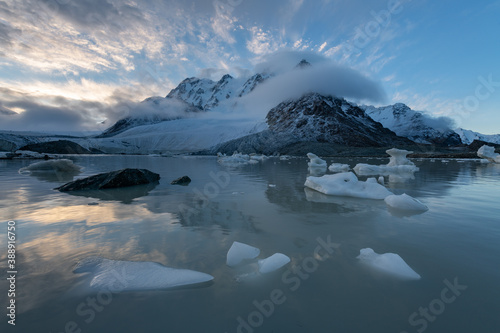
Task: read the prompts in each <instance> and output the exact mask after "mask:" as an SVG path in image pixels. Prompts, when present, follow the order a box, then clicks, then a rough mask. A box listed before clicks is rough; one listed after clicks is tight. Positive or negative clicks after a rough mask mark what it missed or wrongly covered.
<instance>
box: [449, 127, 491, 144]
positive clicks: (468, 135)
mask: <svg viewBox="0 0 500 333" xmlns="http://www.w3.org/2000/svg"><path fill="white" fill-rule="evenodd" d="M455 132H456V133H457V134H458V135H460V139H462V142H463V143H465V144H467V145H469V144H471V143H472V142H473V141H474V140H479V141H484V142H491V143H495V144H500V134H481V133H478V132H474V131H470V130H466V129H463V128H457V129H455Z"/></svg>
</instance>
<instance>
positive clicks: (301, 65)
mask: <svg viewBox="0 0 500 333" xmlns="http://www.w3.org/2000/svg"><path fill="white" fill-rule="evenodd" d="M309 66H311V63H310V62H308V61H307V60H306V59H302V60H301V61H300V62H299V63H298V64H297V66H295V68H305V67H309Z"/></svg>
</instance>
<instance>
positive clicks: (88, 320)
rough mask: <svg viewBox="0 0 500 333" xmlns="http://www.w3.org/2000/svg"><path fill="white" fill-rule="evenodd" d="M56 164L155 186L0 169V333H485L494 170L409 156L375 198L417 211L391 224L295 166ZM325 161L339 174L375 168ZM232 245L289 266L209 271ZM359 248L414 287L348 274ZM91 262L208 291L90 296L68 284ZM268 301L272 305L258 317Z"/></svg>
mask: <svg viewBox="0 0 500 333" xmlns="http://www.w3.org/2000/svg"><path fill="white" fill-rule="evenodd" d="M70 158H71V159H73V160H74V161H75V163H77V164H79V165H81V166H83V167H84V168H85V169H84V172H83V173H82V174H81V176H89V175H92V174H95V173H99V172H106V171H111V170H116V169H119V168H123V167H133V168H147V169H149V170H151V171H153V172H157V173H159V174H160V175H161V177H162V179H161V181H160V184H159V185H157V186H156V187H151V186H150V187H139V188H135V189H133V190H130V189H129V190H125V191H124V190H118V191H112V192H107V193H103V194H101V195H100V196H99V197H86V196H75V195H70V194H67V193H60V192H58V191H54V190H53V188H54V187H56V186H58V185H59V184H63V183H65V182H67V181H69V180H71V179H72V176H71V175H70V176H66V177H62V176H61V175H51V176H50V175H45V176H27V175H19V174H18V172H17V170H18V169H19V168H21V167H23V166H27V165H29V164H30V161H0V185H1V192H0V221H1V222H0V230H1V233H2V235H4V236H2V237H1V238H0V250H1V252H0V259H1V261H0V269H1V271H2V275H1V276H2V277H5V275H6V274H5V272H6V270H7V267H6V255H7V242H6V234H7V220H14V221H16V227H17V237H18V240H17V269H18V275H17V286H16V304H17V317H16V324H17V325H16V326H15V328H14V327H12V326H10V325H7V319H8V318H6V316H5V314H6V312H7V311H6V305H7V290H8V285H7V283H6V279H5V278H2V280H1V281H0V295H1V296H0V300H1V305H2V306H1V307H2V309H4V310H2V311H3V312H4V313H3V314H2V317H3V318H4V319H2V323H1V325H2V326H1V327H2V332H53V333H56V332H57V333H59V332H246V333H247V332H371V333H373V332H384V333H390V332H394V333H400V332H408V333H411V332H424V331H425V332H498V331H499V328H500V287H499V281H500V265H499V264H500V259H499V258H500V242H499V240H500V205H499V204H498V203H499V201H500V177H499V176H500V165H491V164H482V163H480V162H479V161H454V160H451V161H448V162H446V161H444V162H443V161H440V160H436V161H434V162H433V161H429V160H425V161H421V160H416V161H415V163H416V164H417V165H418V166H419V167H420V169H421V171H420V172H418V173H416V175H415V176H416V177H415V179H414V180H411V181H408V182H407V183H403V184H401V183H399V184H388V187H389V188H390V189H391V191H393V192H395V193H397V194H400V193H403V192H406V193H407V194H410V195H412V196H414V197H416V198H418V199H420V200H421V201H422V202H424V203H425V204H426V205H427V206H428V207H429V211H427V212H425V213H423V214H420V215H413V216H401V215H400V214H396V213H394V212H391V211H389V210H388V209H387V207H386V205H385V203H384V202H383V201H374V200H362V199H353V198H341V197H326V196H324V195H321V194H319V193H315V192H311V191H305V190H304V186H303V184H304V181H305V178H306V176H307V165H306V164H307V163H306V160H305V159H292V160H289V161H280V160H278V159H270V160H267V161H265V162H263V163H261V164H257V165H249V166H243V167H239V168H228V167H224V166H221V165H219V164H218V163H217V162H216V159H215V158H212V157H203V158H194V157H185V158H184V157H179V158H163V157H144V156H90V157H88V156H78V157H70ZM327 160H328V162H329V163H331V162H333V161H334V160H333V159H327ZM335 162H340V163H348V164H350V165H351V167H352V166H354V165H355V164H356V163H358V162H363V163H373V164H383V163H386V162H387V159H378V160H375V159H340V158H339V159H335ZM182 175H189V176H190V177H191V178H192V180H193V181H192V182H191V184H190V185H189V186H187V187H183V186H173V185H170V181H171V180H173V179H175V178H177V177H180V176H182ZM270 184H271V185H276V186H275V187H272V186H269V185H270ZM89 203H91V204H93V205H89ZM95 203H98V204H97V205H95ZM318 238H321V239H322V240H323V241H325V242H327V241H328V239H330V241H331V242H333V243H335V249H334V252H333V253H332V254H331V255H330V256H329V258H328V259H327V260H325V261H322V262H321V261H318V260H316V259H315V257H314V253H315V249H316V248H317V246H318V244H319V243H318ZM233 241H240V242H244V243H247V244H250V245H253V246H256V247H258V248H260V249H261V257H267V256H269V255H271V254H273V253H275V252H282V253H284V254H286V255H288V256H289V257H290V258H291V259H292V262H291V263H290V264H288V265H287V266H286V267H285V268H282V269H281V270H280V271H278V272H275V273H271V274H268V275H263V276H255V277H251V276H249V277H245V276H244V275H243V274H245V273H247V272H246V271H243V269H232V268H229V267H227V266H226V265H225V259H226V253H227V250H228V249H229V247H230V246H231V244H232V242H233ZM367 247H370V248H373V249H374V250H375V252H377V253H386V252H393V253H397V254H399V255H400V256H401V257H402V258H403V259H404V260H405V261H406V262H407V263H408V264H409V265H410V266H411V267H412V268H413V269H414V270H415V271H416V272H417V273H419V274H420V275H421V276H422V279H421V280H418V281H403V280H398V279H395V278H392V277H390V276H387V275H381V274H376V273H375V272H373V271H371V270H369V269H367V268H366V267H364V266H361V265H360V264H359V263H358V262H357V260H356V256H357V255H358V254H359V250H360V249H362V248H367ZM91 255H96V256H102V257H105V258H109V259H117V260H131V261H155V262H159V263H161V264H163V265H166V266H171V267H178V268H187V269H193V270H198V271H202V272H205V273H209V274H211V275H213V276H214V278H215V279H214V283H213V284H211V285H208V286H203V287H198V288H186V289H179V290H158V291H147V292H121V293H115V294H113V295H112V299H109V298H106V299H104V298H102V297H103V296H102V295H98V290H93V289H91V288H90V287H89V277H88V276H87V275H85V274H74V273H73V272H72V270H73V268H74V265H75V264H76V263H77V262H78V260H80V259H82V258H85V257H87V256H91ZM242 275H243V276H242ZM445 280H446V281H447V282H445ZM449 284H451V285H453V284H458V285H459V286H458V289H456V290H455V291H454V292H453V291H452V290H450V288H449ZM465 286H466V289H465ZM276 295H279V297H277V296H276ZM97 296H101V298H100V300H101V301H102V302H101V303H99V301H97V303H96V304H95V307H94V308H93V307H92V305H90V304H91V303H89V300H90V302H91V301H92V299H97V298H96V297H97ZM272 299H274V300H275V301H277V303H279V304H274V305H273V306H272V307H273V308H271V307H270V306H269V304H270V302H271V301H270V300H272ZM256 304H257V305H256ZM259 308H260V310H259ZM77 309H80V311H77ZM82 311H84V314H83V315H82ZM259 311H260V312H259ZM242 322H244V324H242Z"/></svg>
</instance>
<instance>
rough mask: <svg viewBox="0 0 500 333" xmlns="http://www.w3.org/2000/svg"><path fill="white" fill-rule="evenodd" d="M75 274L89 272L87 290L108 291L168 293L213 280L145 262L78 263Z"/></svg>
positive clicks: (88, 260)
mask: <svg viewBox="0 0 500 333" xmlns="http://www.w3.org/2000/svg"><path fill="white" fill-rule="evenodd" d="M73 272H74V273H82V272H91V274H92V280H91V282H90V286H91V287H93V288H96V289H108V290H110V291H116V290H120V291H137V290H153V289H169V288H176V287H181V286H188V285H194V284H201V283H204V282H209V281H212V280H213V276H211V275H209V274H205V273H201V272H197V271H192V270H189V269H177V268H171V267H166V266H163V265H161V264H159V263H155V262H148V261H120V260H110V259H104V258H100V257H89V258H86V259H84V260H82V261H81V262H80V263H78V265H77V267H76V268H75V270H74V271H73Z"/></svg>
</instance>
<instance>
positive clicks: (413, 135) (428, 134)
mask: <svg viewBox="0 0 500 333" xmlns="http://www.w3.org/2000/svg"><path fill="white" fill-rule="evenodd" d="M361 108H362V109H363V110H364V111H365V112H366V113H367V114H368V115H369V116H370V117H371V118H372V119H373V120H375V121H378V122H379V123H381V124H382V125H383V126H384V127H385V128H388V129H390V130H391V131H393V132H394V133H396V134H397V135H399V136H403V137H405V138H408V139H410V140H412V141H414V142H416V143H423V144H436V145H440V146H455V145H459V144H461V143H462V141H461V139H460V136H459V135H458V134H457V133H455V131H453V130H452V129H450V128H449V127H448V124H443V123H442V121H441V122H440V121H439V120H438V119H433V118H430V117H429V116H426V115H424V113H422V112H418V111H414V110H412V109H410V108H409V107H408V106H407V105H405V104H403V103H396V104H394V105H388V106H384V107H379V108H377V107H374V106H365V105H363V106H361Z"/></svg>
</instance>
